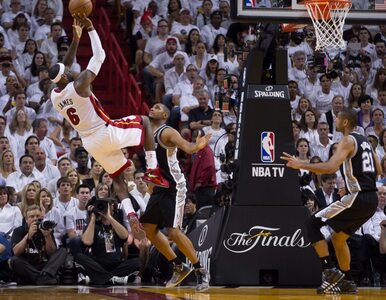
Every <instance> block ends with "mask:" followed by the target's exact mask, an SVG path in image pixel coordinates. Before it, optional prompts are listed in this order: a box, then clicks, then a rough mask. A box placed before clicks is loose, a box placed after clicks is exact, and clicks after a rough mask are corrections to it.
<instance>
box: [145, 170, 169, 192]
mask: <svg viewBox="0 0 386 300" xmlns="http://www.w3.org/2000/svg"><path fill="white" fill-rule="evenodd" d="M143 181H145V182H148V183H151V184H153V185H155V186H158V187H162V188H169V186H170V184H169V182H168V181H167V180H166V179H165V178H163V177H162V175H161V171H160V170H159V168H158V167H157V168H155V169H147V171H146V173H145V175H144V176H143Z"/></svg>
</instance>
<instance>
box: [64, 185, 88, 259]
mask: <svg viewBox="0 0 386 300" xmlns="http://www.w3.org/2000/svg"><path fill="white" fill-rule="evenodd" d="M76 194H77V197H76V198H77V199H78V201H79V204H78V206H76V207H74V208H72V209H71V210H70V211H69V212H68V213H67V214H66V231H67V235H68V237H69V239H70V240H69V245H68V247H69V248H70V250H71V253H72V254H75V253H79V252H80V251H82V242H81V240H80V239H81V236H82V234H83V230H84V229H85V228H86V224H87V223H86V221H87V216H88V214H87V208H86V206H87V203H88V201H89V200H90V199H91V191H90V187H89V186H88V185H86V184H81V185H79V186H78V187H77V191H76Z"/></svg>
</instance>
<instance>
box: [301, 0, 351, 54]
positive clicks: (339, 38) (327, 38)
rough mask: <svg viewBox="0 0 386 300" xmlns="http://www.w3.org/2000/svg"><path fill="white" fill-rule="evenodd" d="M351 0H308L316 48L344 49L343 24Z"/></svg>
mask: <svg viewBox="0 0 386 300" xmlns="http://www.w3.org/2000/svg"><path fill="white" fill-rule="evenodd" d="M351 5H352V3H351V1H350V0H331V1H328V0H306V1H305V6H306V7H307V10H308V14H309V15H310V17H311V20H312V23H313V24H314V27H315V33H316V48H315V50H317V51H320V50H328V49H344V48H345V47H346V44H345V41H344V40H343V26H344V22H345V20H346V17H347V14H348V11H349V10H350V8H351Z"/></svg>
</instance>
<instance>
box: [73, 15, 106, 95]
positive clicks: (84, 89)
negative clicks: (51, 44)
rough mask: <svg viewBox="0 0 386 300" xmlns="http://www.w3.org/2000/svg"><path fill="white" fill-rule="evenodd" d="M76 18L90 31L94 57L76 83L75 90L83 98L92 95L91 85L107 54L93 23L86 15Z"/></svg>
mask: <svg viewBox="0 0 386 300" xmlns="http://www.w3.org/2000/svg"><path fill="white" fill-rule="evenodd" d="M76 18H77V19H78V20H79V21H80V22H81V23H82V24H83V26H84V27H85V28H86V29H87V31H88V35H89V37H90V41H91V49H92V54H93V56H92V57H91V59H90V61H89V63H88V65H87V69H86V70H84V71H82V72H81V73H80V75H79V77H78V78H77V80H76V81H75V90H76V91H77V92H78V94H79V95H81V96H88V95H89V94H90V93H91V91H90V85H91V83H92V82H93V81H94V80H95V78H96V76H97V75H98V73H99V71H100V69H101V67H102V64H103V62H104V60H105V58H106V54H105V51H104V50H103V47H102V43H101V40H100V38H99V36H98V33H97V32H96V30H95V28H94V25H93V23H92V21H91V20H90V19H89V18H87V17H86V15H85V14H82V15H77V16H76Z"/></svg>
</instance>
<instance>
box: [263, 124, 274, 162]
mask: <svg viewBox="0 0 386 300" xmlns="http://www.w3.org/2000/svg"><path fill="white" fill-rule="evenodd" d="M274 160H275V134H274V133H273V132H271V131H263V132H262V133H261V161H262V162H273V161H274Z"/></svg>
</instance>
